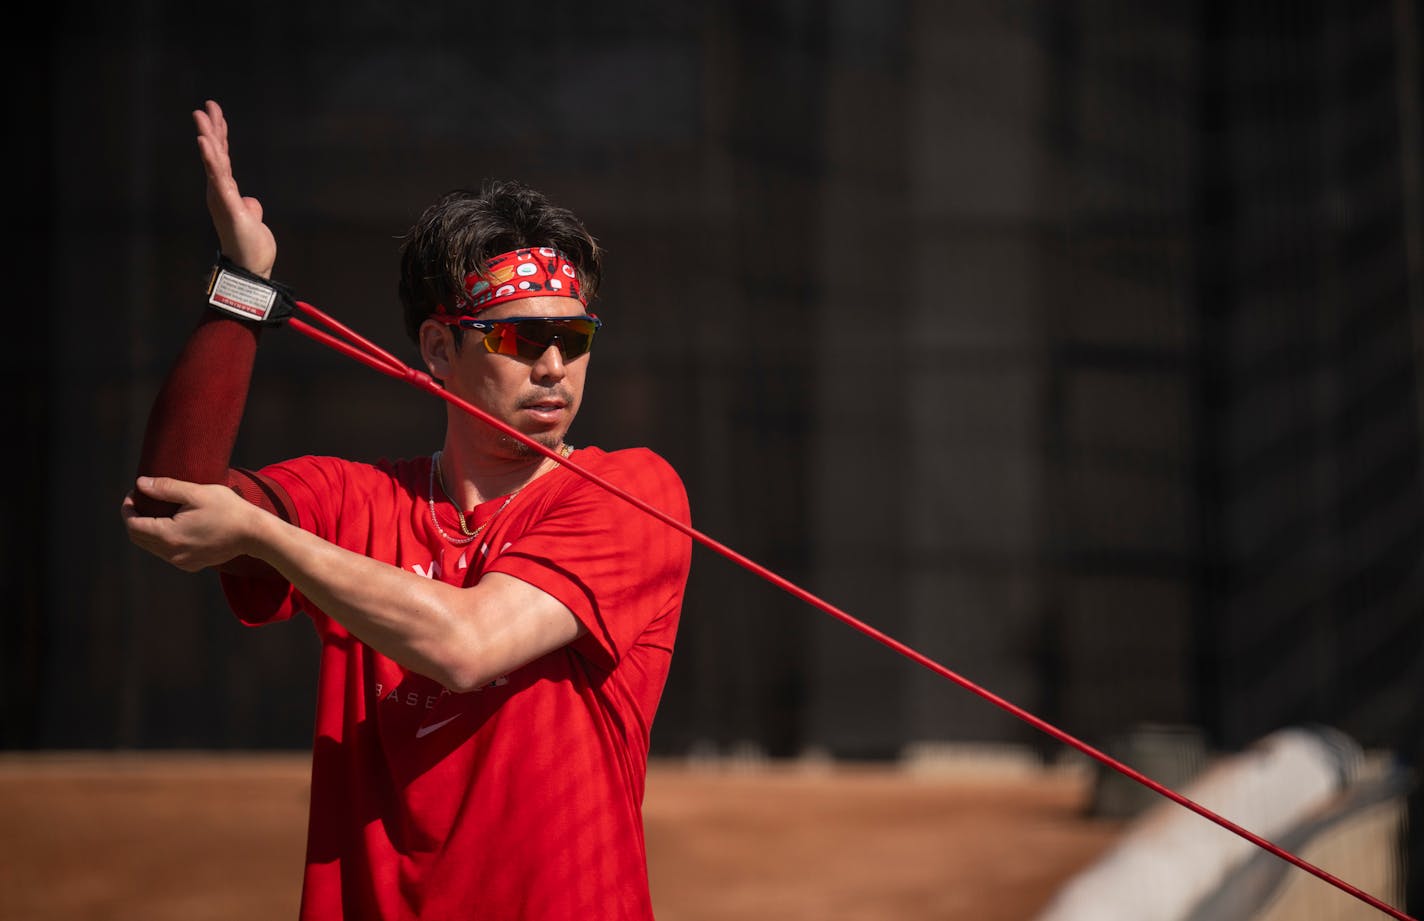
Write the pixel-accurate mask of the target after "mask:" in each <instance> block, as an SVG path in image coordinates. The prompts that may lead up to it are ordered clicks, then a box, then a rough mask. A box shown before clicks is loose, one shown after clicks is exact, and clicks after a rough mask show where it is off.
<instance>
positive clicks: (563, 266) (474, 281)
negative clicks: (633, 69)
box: [433, 246, 588, 323]
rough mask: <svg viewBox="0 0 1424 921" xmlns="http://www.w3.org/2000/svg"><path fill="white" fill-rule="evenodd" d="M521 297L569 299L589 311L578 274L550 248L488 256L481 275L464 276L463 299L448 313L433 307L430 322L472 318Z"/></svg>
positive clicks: (536, 248)
mask: <svg viewBox="0 0 1424 921" xmlns="http://www.w3.org/2000/svg"><path fill="white" fill-rule="evenodd" d="M521 297H571V298H574V299H575V300H577V301H578V302H579V303H580V304H583V305H584V309H587V308H588V302H587V301H585V300H584V299H583V295H582V294H581V293H580V291H579V281H578V273H577V272H576V271H574V267H573V263H571V262H569V260H568V257H567V256H565V255H564V254H563V253H561V252H559V251H558V250H556V249H554V248H553V247H552V246H537V247H525V248H523V249H516V250H510V251H509V252H507V253H500V254H499V255H498V256H493V257H491V258H490V259H489V260H488V261H487V262H486V269H485V272H484V274H480V273H479V272H471V273H470V274H468V275H466V276H465V296H464V297H462V298H460V300H458V301H456V302H455V309H453V310H451V309H450V308H448V307H446V306H445V305H444V304H441V305H439V306H438V307H436V308H435V316H434V317H433V319H436V320H440V321H442V322H445V323H455V322H458V321H459V319H460V318H461V317H473V316H475V315H476V314H478V313H480V312H481V311H483V310H488V309H489V308H490V307H493V306H494V305H495V304H502V303H504V302H505V301H513V300H517V299H519V298H521Z"/></svg>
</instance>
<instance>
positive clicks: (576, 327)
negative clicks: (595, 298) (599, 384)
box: [460, 316, 603, 361]
mask: <svg viewBox="0 0 1424 921" xmlns="http://www.w3.org/2000/svg"><path fill="white" fill-rule="evenodd" d="M602 325H603V321H602V320H600V319H599V318H598V317H595V316H582V317H507V318H505V319H503V320H476V319H474V318H473V317H461V318H460V328H461V329H474V330H479V331H480V332H482V333H484V335H483V336H482V337H481V339H480V341H481V342H483V343H484V345H485V351H486V352H493V353H494V354H496V355H518V356H519V357H520V358H527V359H528V360H529V361H538V360H539V359H540V358H541V357H543V355H544V353H545V352H547V351H548V350H549V346H551V345H557V346H558V347H559V351H560V352H561V353H562V354H563V356H564V360H565V361H569V360H570V359H574V358H578V357H579V356H580V355H583V354H585V353H586V352H588V350H589V349H591V348H593V334H594V333H595V332H597V331H598V328H599V327H600V326H602Z"/></svg>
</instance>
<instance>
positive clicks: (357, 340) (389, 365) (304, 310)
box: [288, 250, 1417, 921]
mask: <svg viewBox="0 0 1424 921" xmlns="http://www.w3.org/2000/svg"><path fill="white" fill-rule="evenodd" d="M517 252H518V251H516V254H517ZM533 252H539V251H537V250H535V251H533ZM506 255H509V254H506ZM515 296H521V297H529V296H532V295H529V294H523V295H515ZM570 296H573V295H570ZM296 306H297V310H298V312H299V313H301V314H302V315H304V316H306V317H309V318H311V319H312V320H315V321H317V322H319V323H321V324H323V325H325V326H326V327H327V328H328V329H330V330H332V331H334V332H335V333H337V334H339V335H340V336H344V337H346V338H345V339H342V338H339V337H338V335H333V333H332V332H327V331H326V330H322V329H318V328H316V327H314V326H312V325H311V324H309V323H306V322H304V321H302V320H300V319H297V318H296V317H293V318H292V319H291V320H289V321H288V323H289V325H290V326H291V327H292V328H293V329H295V330H297V332H299V333H301V334H302V335H304V336H308V337H310V338H312V339H315V340H316V341H317V342H320V343H322V344H323V345H326V346H329V347H331V348H333V349H336V350H337V351H338V352H341V353H342V354H344V355H347V356H349V357H351V358H354V359H356V360H357V361H359V362H361V363H362V364H364V365H368V366H369V367H371V368H374V369H375V370H377V371H380V372H381V373H382V374H386V375H389V376H391V377H395V378H399V379H401V380H404V381H406V382H407V383H409V384H411V385H413V386H415V387H418V388H420V389H421V390H424V391H427V392H428V393H433V394H435V395H436V396H438V397H440V398H441V399H442V400H445V401H446V402H448V403H450V404H452V405H454V406H458V407H459V408H460V409H463V410H464V411H465V412H467V413H469V414H470V415H472V416H474V417H475V418H477V419H479V420H480V421H482V422H484V423H485V424H486V425H489V426H491V427H493V428H495V429H497V430H498V431H500V432H503V433H504V434H506V435H508V436H509V437H511V438H513V439H515V440H516V441H519V442H521V443H523V444H525V445H528V447H529V448H530V449H531V450H533V451H535V452H537V453H539V454H542V455H543V456H545V457H547V458H549V459H550V460H552V461H554V462H555V463H558V464H562V465H563V466H564V467H566V468H568V470H570V471H571V472H573V473H575V474H578V475H579V476H581V477H583V478H584V479H585V480H588V481H589V482H590V483H593V484H595V485H597V486H599V487H601V488H603V489H605V490H607V491H608V492H610V493H612V494H613V495H615V496H617V497H619V498H620V499H623V500H624V501H626V502H628V503H629V504H631V505H633V506H635V507H636V508H638V509H641V510H642V511H644V512H646V513H648V514H649V515H652V516H653V517H654V518H656V519H658V520H659V521H661V522H662V523H664V524H666V525H667V526H668V527H670V528H672V529H674V530H676V531H680V532H682V533H683V534H686V535H687V536H688V537H690V538H692V539H693V540H694V541H696V542H697V543H700V544H702V545H703V546H704V547H707V548H708V549H709V550H712V551H713V552H714V553H716V554H718V555H719V556H722V557H725V558H726V559H728V560H731V561H732V562H733V563H736V564H737V565H738V566H741V567H742V568H743V569H746V570H747V571H749V572H751V573H754V574H755V575H758V576H760V577H761V578H763V579H765V580H766V581H768V582H770V583H771V584H772V585H775V586H776V587H777V588H780V589H782V590H783V591H785V592H788V593H789V594H791V595H792V596H794V597H796V598H799V599H800V600H802V601H804V602H806V603H807V604H809V605H811V606H812V607H814V608H816V609H818V610H820V611H822V612H824V613H826V614H829V615H830V616H832V617H834V618H835V619H836V620H839V621H840V622H842V623H844V624H845V625H847V626H849V627H851V628H852V629H854V630H856V631H858V632H860V633H863V634H864V635H866V636H868V637H870V638H871V639H873V640H875V641H876V642H878V643H880V644H882V645H884V646H886V647H888V648H890V649H892V650H894V651H895V652H898V653H899V654H900V655H902V656H904V657H905V658H907V659H910V660H911V661H913V662H918V663H919V664H920V665H923V666H924V667H925V668H927V669H929V670H930V671H932V672H934V673H935V674H936V675H939V676H940V677H941V678H945V679H947V680H948V681H951V682H953V683H954V684H957V685H959V686H960V687H962V688H964V689H965V690H966V691H969V692H970V693H972V694H975V695H977V696H979V697H982V698H983V699H984V700H987V701H988V702H989V703H991V704H993V705H994V706H996V707H998V708H1000V709H1001V710H1004V711H1006V712H1008V713H1010V714H1012V715H1013V716H1016V717H1018V718H1019V719H1020V720H1023V721H1024V722H1025V723H1028V724H1029V725H1030V726H1032V727H1034V728H1035V729H1038V730H1039V731H1041V732H1043V733H1045V734H1047V735H1049V736H1051V737H1052V738H1054V739H1056V740H1057V741H1059V742H1061V743H1063V744H1064V745H1067V746H1069V747H1070V748H1073V749H1075V750H1077V751H1079V752H1081V753H1083V754H1084V755H1087V756H1088V757H1089V758H1092V759H1093V760H1094V761H1097V762H1098V763H1100V764H1102V765H1104V766H1106V767H1108V768H1111V769H1112V770H1114V771H1117V772H1118V773H1119V774H1122V775H1123V776H1124V777H1127V778H1129V779H1131V780H1135V781H1137V782H1138V783H1140V784H1142V785H1143V786H1144V787H1147V788H1148V789H1149V790H1152V791H1153V792H1155V793H1158V794H1161V795H1162V796H1165V797H1166V798H1167V799H1169V800H1171V801H1172V802H1174V803H1176V804H1177V805H1179V806H1182V807H1184V808H1186V809H1190V810H1191V811H1192V812H1195V813H1196V814H1197V815H1199V816H1201V817H1202V818H1205V819H1208V820H1210V821H1212V822H1215V823H1216V824H1217V825H1220V826H1221V827H1222V828H1224V829H1226V830H1227V831H1229V832H1232V833H1233V834H1236V835H1239V836H1240V837H1242V838H1245V839H1246V840H1247V841H1250V842H1251V843H1252V844H1254V845H1256V846H1257V847H1259V848H1261V849H1262V850H1265V851H1267V852H1269V853H1271V854H1274V855H1275V856H1277V857H1279V858H1281V859H1282V860H1284V861H1286V862H1287V863H1289V864H1292V865H1294V866H1296V867H1298V868H1300V869H1302V870H1304V871H1305V872H1307V873H1309V874H1311V875H1312V876H1315V877H1317V878H1319V879H1322V880H1324V881H1325V882H1327V883H1329V884H1330V885H1332V886H1334V887H1335V888H1336V889H1339V890H1340V891H1341V892H1345V893H1348V894H1349V895H1352V896H1354V897H1355V898H1357V899H1359V900H1360V901H1361V902H1364V903H1365V904H1367V905H1369V906H1371V907H1373V908H1377V909H1379V910H1380V911H1382V912H1384V913H1385V914H1387V915H1389V916H1390V917H1391V918H1395V919H1396V921H1417V919H1415V918H1412V917H1410V916H1409V915H1406V914H1405V913H1404V912H1402V911H1400V910H1399V909H1397V908H1395V907H1394V906H1392V905H1389V904H1387V903H1385V902H1384V901H1382V900H1380V899H1378V898H1376V897H1375V896H1373V895H1370V894H1369V893H1368V892H1365V891H1364V890H1362V889H1359V888H1358V887H1356V886H1353V885H1351V884H1350V883H1347V882H1345V881H1344V880H1342V879H1340V878H1339V877H1336V876H1333V875H1331V874H1330V873H1327V872H1326V871H1324V870H1322V869H1321V868H1319V867H1317V866H1315V865H1314V864H1311V863H1308V862H1306V861H1305V860H1302V859H1301V858H1299V857H1297V856H1296V855H1294V854H1292V853H1290V852H1289V851H1287V850H1285V849H1283V848H1281V847H1278V846H1277V845H1275V844H1272V843H1271V842H1270V841H1267V840H1266V839H1265V838H1262V837H1261V836H1260V835H1257V834H1255V833H1254V832H1251V831H1248V830H1247V829H1245V828H1242V827H1241V826H1240V825H1237V824H1236V823H1235V822H1232V821H1231V820H1230V819H1226V818H1223V817H1222V816H1220V815H1217V814H1216V813H1215V812H1212V811H1211V810H1210V809H1208V808H1206V807H1205V806H1203V805H1201V804H1200V803H1197V802H1195V801H1194V800H1190V799H1188V798H1187V797H1185V796H1183V795H1182V794H1180V793H1178V792H1176V791H1175V790H1171V789H1169V788H1167V787H1165V786H1163V785H1162V784H1160V783H1158V782H1157V781H1155V780H1153V779H1152V778H1150V777H1147V776H1146V775H1144V774H1141V773H1139V772H1138V771H1135V770H1133V769H1132V768H1130V767H1128V766H1127V765H1125V764H1123V763H1122V762H1120V761H1118V760H1116V759H1114V758H1113V757H1111V756H1110V755H1108V754H1106V753H1104V752H1101V751H1099V750H1097V749H1096V748H1094V747H1092V746H1091V745H1089V744H1088V743H1086V742H1083V741H1081V740H1079V739H1077V738H1075V737H1074V736H1071V735H1069V734H1068V733H1066V732H1064V731H1063V730H1062V729H1059V728H1058V727H1056V726H1054V725H1052V724H1051V723H1048V722H1046V721H1045V720H1043V719H1041V718H1039V717H1037V716H1034V715H1033V714H1032V713H1029V712H1028V711H1027V710H1024V709H1023V708H1022V707H1019V706H1017V705H1015V704H1013V703H1010V702H1009V701H1007V700H1005V699H1004V698H1002V697H999V696H998V695H997V694H994V693H993V692H991V691H988V690H986V689H984V688H982V687H980V686H979V685H977V684H975V683H974V682H972V681H970V680H969V679H968V678H964V677H962V676H961V675H959V674H958V673H956V672H954V671H951V670H950V669H949V668H947V667H945V666H943V665H941V664H939V663H938V662H936V661H935V660H933V659H931V658H929V657H928V656H926V655H924V654H923V653H920V652H917V651H915V650H914V649H911V648H910V647H909V646H906V645H905V644H904V643H901V642H900V641H899V640H896V639H894V638H893V637H890V636H888V635H886V634H884V633H882V632H880V631H879V630H876V629H875V628H874V627H871V626H870V625H868V624H865V623H862V622H861V621H859V620H856V619H855V618H854V617H852V616H851V615H849V614H847V613H846V612H845V611H842V610H841V609H840V608H837V607H835V606H834V605H832V604H831V603H830V602H828V601H823V600H822V599H821V598H819V597H817V596H816V595H813V594H811V593H810V592H809V591H807V590H806V589H804V588H801V587H800V586H799V585H796V584H795V583H794V582H791V581H789V580H787V579H785V578H783V577H781V576H779V575H777V574H776V573H774V572H772V571H771V570H769V569H767V568H766V567H765V566H762V565H761V564H760V563H757V562H755V561H753V560H750V559H748V558H747V557H745V556H743V555H742V554H740V553H738V552H737V551H735V550H733V549H731V548H730V547H727V546H725V545H724V544H721V543H719V542H718V541H716V540H713V539H712V538H710V537H708V536H707V535H705V534H703V533H702V532H701V531H698V530H697V529H695V528H693V527H691V526H690V525H686V524H683V523H682V522H681V521H678V520H677V519H676V518H673V517H672V516H671V515H668V514H667V513H666V512H664V511H662V510H661V509H658V508H655V507H653V506H651V505H649V504H648V503H646V502H644V501H643V500H641V499H639V498H637V497H636V496H632V495H629V494H628V493H626V492H624V491H623V490H622V489H619V488H618V487H617V486H614V485H613V484H612V483H609V482H608V481H607V480H605V479H603V478H602V477H600V476H598V475H597V474H595V473H590V472H589V471H587V470H585V469H583V468H582V467H580V466H579V465H578V464H575V463H573V462H571V461H570V460H569V459H568V458H566V457H563V456H561V455H560V454H559V453H558V452H557V451H553V450H550V449H549V448H546V447H544V446H543V445H541V444H539V443H538V442H537V441H534V440H533V439H531V438H529V436H527V435H525V434H524V433H523V432H520V431H519V430H517V429H515V428H513V427H511V426H509V425H507V424H505V423H504V422H502V421H500V420H499V419H496V418H494V417H493V416H491V415H490V414H488V413H486V412H485V411H484V410H482V409H480V408H479V407H477V406H475V405H473V404H472V403H469V402H468V401H466V400H462V399H461V398H460V397H457V396H455V395H454V394H452V393H450V392H449V391H447V390H446V389H445V388H444V387H441V386H440V385H439V384H437V383H436V382H435V381H434V379H432V378H431V377H430V375H428V374H426V373H425V372H423V371H418V370H416V369H415V368H412V367H409V366H408V365H406V364H405V363H404V362H402V361H401V360H400V359H398V358H396V357H395V356H393V355H391V354H390V353H389V352H387V351H385V350H383V349H381V348H380V347H379V346H377V345H375V344H374V343H372V342H370V341H369V340H367V339H364V338H362V337H361V336H359V335H357V334H356V333H354V332H352V331H351V330H350V329H348V328H347V327H345V326H343V325H341V324H340V323H338V322H337V321H335V320H333V319H332V318H331V317H329V316H327V315H326V314H324V313H322V312H321V311H320V310H317V309H316V308H315V307H313V306H311V305H310V304H306V303H303V302H301V301H297V302H296ZM485 306H488V302H485Z"/></svg>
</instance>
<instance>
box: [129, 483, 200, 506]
mask: <svg viewBox="0 0 1424 921" xmlns="http://www.w3.org/2000/svg"><path fill="white" fill-rule="evenodd" d="M135 485H136V487H137V491H138V492H141V493H143V494H144V495H145V496H148V497H149V498H150V499H158V500H160V501H163V502H176V503H178V504H179V505H187V504H188V503H189V501H190V500H191V499H192V498H193V491H194V490H195V489H196V488H197V486H196V485H195V484H193V483H185V482H184V481H182V480H175V479H173V478H172V477H166V476H141V477H139V478H138V479H137V480H136V481H135Z"/></svg>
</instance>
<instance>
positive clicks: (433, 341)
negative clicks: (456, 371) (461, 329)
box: [420, 320, 455, 381]
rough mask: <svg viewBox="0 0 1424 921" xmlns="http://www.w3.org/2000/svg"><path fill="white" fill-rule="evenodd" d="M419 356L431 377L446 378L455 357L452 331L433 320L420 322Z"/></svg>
mask: <svg viewBox="0 0 1424 921" xmlns="http://www.w3.org/2000/svg"><path fill="white" fill-rule="evenodd" d="M420 357H421V359H422V360H423V361H424V362H425V367H426V368H427V369H428V370H429V371H430V376H431V377H433V378H435V379H437V380H441V381H444V380H448V379H449V378H450V371H451V364H452V362H453V361H454V358H455V333H454V331H453V330H452V329H451V328H450V327H449V326H446V325H445V324H444V323H440V322H437V321H435V320H426V321H425V322H424V323H422V324H420Z"/></svg>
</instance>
